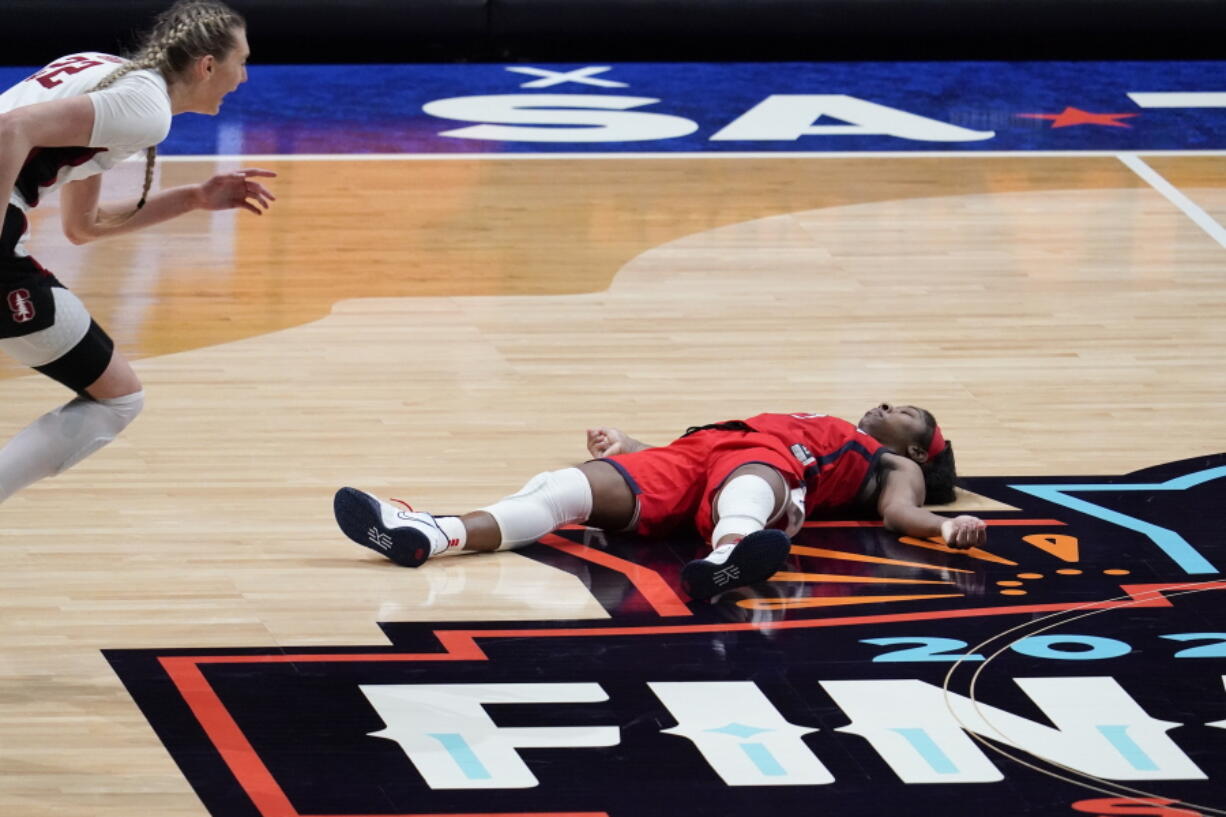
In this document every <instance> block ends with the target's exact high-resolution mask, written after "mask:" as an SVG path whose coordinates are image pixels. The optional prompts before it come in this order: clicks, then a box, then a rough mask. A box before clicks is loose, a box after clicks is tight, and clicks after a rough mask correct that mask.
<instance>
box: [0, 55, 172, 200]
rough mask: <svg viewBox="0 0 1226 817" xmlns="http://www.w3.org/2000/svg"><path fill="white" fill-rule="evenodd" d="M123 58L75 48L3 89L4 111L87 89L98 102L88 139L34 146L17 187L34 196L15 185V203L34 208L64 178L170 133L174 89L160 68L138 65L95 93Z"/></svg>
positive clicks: (105, 165) (111, 162) (99, 167)
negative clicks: (76, 144)
mask: <svg viewBox="0 0 1226 817" xmlns="http://www.w3.org/2000/svg"><path fill="white" fill-rule="evenodd" d="M124 62H125V61H124V60H122V59H120V58H119V57H115V56H112V55H110V54H99V53H95V52H89V53H83V54H72V55H70V56H67V57H61V58H60V59H58V60H55V61H54V62H52V63H50V64H49V65H47V66H46V67H44V68H42V69H41V70H39V71H37V72H35V73H34V74H32V75H31V76H29V77H27V78H26V79H24V80H22V81H21V82H18V83H17V84H16V85H14V86H13V87H11V88H9V89H8V90H7V91H5V92H4V93H3V94H0V113H7V112H8V111H12V110H15V109H17V108H22V107H25V106H26V105H33V104H36V103H39V102H49V101H51V100H55V99H64V98H67V97H73V96H80V95H82V94H89V97H90V101H91V102H93V105H94V128H93V132H92V134H91V136H90V140H89V144H88V145H81V146H79V147H73V148H35V149H34V150H33V151H31V153H30V157H29V158H28V159H27V160H26V162H25V165H24V166H23V168H22V171H21V174H20V175H19V177H18V179H19V184H18V187H20V188H22V189H25V190H27V191H29V192H30V193H31V195H30V199H32V200H27V197H25V196H23V195H22V194H21V193H20V192H18V189H17V188H14V190H13V194H12V196H11V197H10V199H9V201H10V202H11V203H12V204H15V205H16V206H18V207H20V208H21V209H22V210H23V211H25V210H29V209H30V207H32V206H34V205H35V204H37V202H38V201H39V200H41V198H42V197H43V196H45V195H47V194H48V193H50V192H52V191H53V190H55V189H57V188H59V187H60V186H61V185H63V184H64V183H66V182H69V181H73V180H76V179H85V178H88V177H90V176H94V175H97V174H98V173H101V172H103V171H104V170H107V169H109V168H111V167H113V166H115V165H116V164H118V163H119V162H121V161H123V160H124V159H126V158H128V157H129V156H131V155H132V154H134V153H137V152H139V151H143V150H145V149H146V148H149V147H151V146H153V145H156V144H158V143H159V142H161V141H162V140H163V139H165V138H166V135H167V134H168V133H169V132H170V120H171V109H170V94H169V92H168V91H167V88H166V81H165V80H164V79H163V78H162V75H161V74H160V73H158V72H157V71H149V70H142V71H133V72H132V73H130V74H125V75H124V76H123V77H121V78H120V79H119V80H118V81H117V82H116V83H115V84H114V85H111V86H110V87H108V88H106V89H104V90H102V91H96V92H93V93H90V92H91V91H92V90H93V88H94V87H95V86H96V85H97V84H98V83H99V82H101V81H102V80H103V79H104V78H106V76H107V75H108V74H110V73H111V72H112V71H114V70H115V69H116V68H119V67H120V66H121V65H123V64H124ZM36 165H37V166H36Z"/></svg>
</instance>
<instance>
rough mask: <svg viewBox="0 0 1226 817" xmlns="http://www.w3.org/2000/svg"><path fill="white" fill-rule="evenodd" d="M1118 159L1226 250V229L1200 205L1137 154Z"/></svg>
mask: <svg viewBox="0 0 1226 817" xmlns="http://www.w3.org/2000/svg"><path fill="white" fill-rule="evenodd" d="M1118 158H1119V160H1120V161H1121V162H1123V163H1124V166H1125V167H1127V168H1128V169H1129V170H1131V171H1132V172H1133V173H1135V174H1137V176H1139V177H1140V178H1141V179H1142V180H1143V181H1145V182H1146V183H1147V184H1148V185H1149V186H1150V187H1152V188H1153V189H1154V190H1156V191H1157V192H1159V193H1161V194H1162V196H1163V197H1164V198H1165V199H1166V200H1167V201H1169V202H1170V203H1171V204H1173V205H1175V206H1176V207H1178V208H1179V209H1180V210H1181V211H1183V214H1184V215H1185V216H1187V217H1188V218H1190V219H1192V222H1193V223H1194V224H1195V225H1196V226H1197V227H1200V228H1201V229H1202V230H1204V231H1205V233H1207V234H1208V236H1209V237H1210V238H1212V239H1213V240H1214V241H1216V242H1217V243H1218V244H1219V245H1220V246H1222V247H1224V248H1226V227H1223V226H1222V225H1221V224H1218V223H1217V221H1215V220H1214V218H1213V216H1211V215H1209V214H1208V213H1206V212H1205V211H1204V210H1203V209H1202V208H1201V206H1200V205H1199V204H1197V203H1196V202H1194V201H1192V199H1190V198H1188V197H1187V196H1186V195H1185V194H1184V193H1183V191H1181V190H1180V189H1179V188H1177V187H1176V186H1175V185H1173V184H1171V183H1170V182H1168V181H1167V180H1166V178H1165V177H1164V176H1163V175H1162V174H1161V173H1159V172H1158V171H1156V170H1154V169H1153V168H1152V167H1150V166H1149V165H1147V164H1146V163H1145V160H1144V159H1142V158H1141V157H1140V156H1138V155H1136V154H1135V153H1121V154H1120V155H1119V157H1118Z"/></svg>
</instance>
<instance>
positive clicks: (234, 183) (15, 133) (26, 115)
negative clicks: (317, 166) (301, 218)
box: [0, 96, 276, 244]
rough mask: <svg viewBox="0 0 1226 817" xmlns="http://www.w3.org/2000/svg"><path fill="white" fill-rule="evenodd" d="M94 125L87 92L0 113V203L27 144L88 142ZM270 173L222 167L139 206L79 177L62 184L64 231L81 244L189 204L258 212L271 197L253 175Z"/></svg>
mask: <svg viewBox="0 0 1226 817" xmlns="http://www.w3.org/2000/svg"><path fill="white" fill-rule="evenodd" d="M93 129H94V105H93V103H92V102H90V100H89V97H88V96H75V97H69V98H67V99H56V100H52V101H50V102H39V103H37V104H35V105H27V106H25V107H23V108H18V109H16V110H14V111H9V112H8V113H5V114H0V196H3V198H2V199H0V203H4V202H7V201H8V200H9V197H10V195H11V194H12V190H13V186H14V185H16V184H17V175H18V174H19V173H20V172H21V167H22V165H24V164H25V161H26V159H27V158H28V157H29V155H30V151H31V150H33V149H34V148H36V147H69V146H78V145H88V144H89V143H90V139H91V137H92V136H93ZM275 175H276V174H275V173H272V172H271V171H268V170H257V169H247V170H238V171H234V172H232V173H221V174H218V175H216V176H214V177H213V178H211V179H209V180H208V181H206V182H204V183H203V184H199V185H187V186H184V187H176V188H173V189H171V190H165V191H162V192H159V193H156V194H154V195H152V196H150V197H149V200H148V201H147V202H146V203H145V206H144V207H143V208H141V209H140V210H139V211H138V210H137V209H136V199H135V198H133V199H132V200H131V201H129V202H123V203H121V204H118V205H107V206H103V205H100V204H99V203H98V200H99V194H100V192H101V190H102V180H101V177H100V176H91V177H90V178H88V179H80V180H78V181H75V182H70V183H69V184H66V185H64V188H63V191H62V193H61V204H62V216H61V221H62V223H63V226H64V234H65V235H66V236H68V240H69V241H71V242H73V243H74V244H84V243H85V242H87V241H93V240H94V239H97V238H102V237H104V236H108V235H114V234H116V233H123V232H129V231H131V230H139V229H141V228H142V227H148V226H150V225H152V224H158V223H160V222H163V221H167V220H169V219H172V218H174V217H175V216H179V215H182V214H183V213H186V212H189V211H191V210H199V209H204V210H225V209H229V208H232V207H242V208H243V209H245V210H249V211H251V212H253V213H255V214H256V215H260V214H261V213H262V212H263V210H266V209H268V203H269V202H271V201H275V200H276V197H275V196H274V195H273V194H272V193H270V192H269V191H268V190H267V189H266V188H265V187H264V186H263V185H262V184H260V183H259V182H258V181H256V180H255V177H261V176H262V177H272V176H275Z"/></svg>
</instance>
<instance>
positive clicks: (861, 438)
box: [745, 413, 889, 516]
mask: <svg viewBox="0 0 1226 817" xmlns="http://www.w3.org/2000/svg"><path fill="white" fill-rule="evenodd" d="M745 423H746V425H748V426H749V427H750V428H752V429H753V430H754V431H759V432H761V433H763V434H769V435H771V436H772V437H775V438H776V439H778V440H779V441H780V442H782V443H783V444H784V445H785V446H787V447H788V449H789V450H790V451H791V452H792V456H793V457H795V458H796V461H797V462H798V463H799V464H800V466H801V469H802V470H803V474H804V480H805V487H806V492H805V514H806V516H807V515H809V514H812V513H813V512H814V511H820V510H834V509H839V508H846V507H848V506H851V505H854V504H855V502H856V498H857V497H858V496H859V495H860V491H861V490H862V489H863V487H864V485H865V483H866V482H867V481H868V479H869V477H870V476H871V475H872V474H873V471H874V469H875V467H876V463H877V460H878V459H879V458H880V457H881V454H882V452H884V451H888V450H889V449H887V448H886V447H885V446H883V445H882V444H881V443H879V442H877V441H876V440H874V439H873V438H872V437H870V436H869V435H868V434H865V433H864V432H863V431H861V430H860V429H858V428H856V426H855V425H854V424H852V423H849V422H847V421H846V420H841V419H839V418H838V417H830V416H828V415H825V414H805V413H797V414H759V415H758V416H756V417H750V418H749V419H747V420H745Z"/></svg>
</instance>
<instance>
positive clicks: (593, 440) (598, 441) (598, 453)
mask: <svg viewBox="0 0 1226 817" xmlns="http://www.w3.org/2000/svg"><path fill="white" fill-rule="evenodd" d="M644 448H651V446H650V445H647V443H641V442H639V441H638V440H636V439H634V438H633V437H631V436H630V435H628V434H626V432H624V431H622V430H621V429H619V428H612V427H611V426H598V427H596V428H589V429H588V430H587V451H588V453H589V454H591V455H592V456H593V457H596V458H600V457H611V456H613V455H614V454H632V453H634V452H635V451H642V450H643V449H644Z"/></svg>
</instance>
